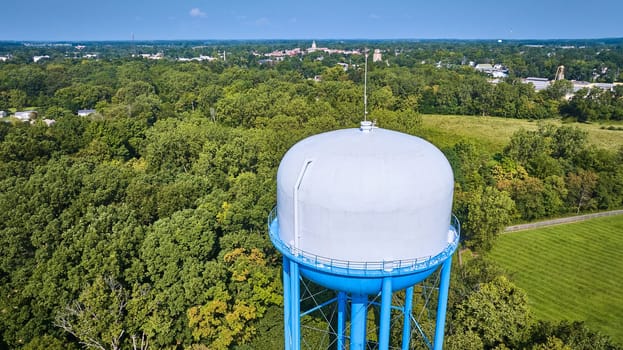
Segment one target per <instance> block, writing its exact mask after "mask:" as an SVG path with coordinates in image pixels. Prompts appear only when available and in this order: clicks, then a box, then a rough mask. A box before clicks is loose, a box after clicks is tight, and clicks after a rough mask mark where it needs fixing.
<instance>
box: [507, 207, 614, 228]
mask: <svg viewBox="0 0 623 350" xmlns="http://www.w3.org/2000/svg"><path fill="white" fill-rule="evenodd" d="M613 215H623V210H611V211H604V212H601V213H593V214H584V215H577V216H570V217H567V218H560V219H552V220H545V221H539V222H532V223H529V224H521V225H513V226H508V227H507V228H506V229H505V230H504V232H502V233H506V232H515V231H522V230H531V229H533V228H538V227H545V226H553V225H559V224H568V223H570V222H577V221H584V220H588V219H592V218H599V217H603V216H613Z"/></svg>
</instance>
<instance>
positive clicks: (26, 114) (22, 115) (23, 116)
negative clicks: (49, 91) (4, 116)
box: [13, 111, 37, 122]
mask: <svg viewBox="0 0 623 350" xmlns="http://www.w3.org/2000/svg"><path fill="white" fill-rule="evenodd" d="M13 116H14V117H15V118H17V119H19V120H21V121H23V122H27V121H30V120H31V119H34V118H35V117H36V116H37V112H36V111H21V112H15V114H14V115H13Z"/></svg>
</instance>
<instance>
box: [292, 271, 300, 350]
mask: <svg viewBox="0 0 623 350" xmlns="http://www.w3.org/2000/svg"><path fill="white" fill-rule="evenodd" d="M290 288H291V294H292V296H291V298H292V301H291V303H290V305H291V306H292V308H291V309H290V310H291V311H290V320H291V322H290V323H291V324H292V326H291V327H292V350H301V281H300V273H299V265H298V264H297V263H296V262H294V261H290Z"/></svg>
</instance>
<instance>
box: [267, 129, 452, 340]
mask: <svg viewBox="0 0 623 350" xmlns="http://www.w3.org/2000/svg"><path fill="white" fill-rule="evenodd" d="M453 187H454V179H453V174H452V169H451V168H450V165H449V163H448V161H447V159H446V158H445V157H444V155H443V154H442V153H441V151H439V150H438V149H437V148H436V147H435V146H433V145H432V144H430V143H428V142H427V141H424V140H422V139H420V138H418V137H414V136H410V135H407V134H403V133H399V132H394V131H390V130H385V129H381V128H376V127H374V126H373V125H372V123H370V122H362V123H361V127H360V128H356V129H344V130H337V131H331V132H327V133H323V134H318V135H314V136H311V137H308V138H306V139H304V140H302V141H300V142H299V143H297V144H296V145H294V146H293V147H292V148H290V150H288V152H287V153H286V154H285V156H284V157H283V159H282V161H281V163H280V165H279V170H278V173H277V207H276V211H275V210H274V211H273V212H272V213H271V215H270V216H269V219H268V225H269V234H270V238H271V240H272V242H273V244H274V245H275V247H276V248H277V249H278V250H279V251H280V252H281V253H282V255H283V286H284V323H285V348H286V350H299V349H300V347H301V315H302V310H301V305H300V293H301V290H300V281H301V280H302V279H303V278H304V279H308V280H311V281H313V282H314V283H316V284H318V285H320V286H323V287H325V288H329V289H331V290H334V291H335V293H336V297H335V299H333V300H330V301H329V302H335V303H336V304H337V327H336V344H337V345H336V346H335V347H336V348H337V349H340V350H342V349H351V350H355V349H356V350H359V349H365V348H366V344H367V342H368V340H367V339H368V336H369V335H368V334H366V333H367V329H366V327H367V325H366V323H367V321H366V317H367V313H368V308H369V307H370V305H371V302H370V298H371V297H375V298H377V297H378V299H380V303H379V304H380V307H379V309H380V312H379V318H378V320H377V321H378V329H379V331H378V334H375V337H378V338H376V339H378V349H380V350H384V349H388V347H389V345H390V330H391V327H392V324H391V323H392V322H391V319H390V314H391V310H392V309H396V308H397V307H396V306H393V305H392V295H393V293H395V292H397V291H400V290H406V294H405V295H406V296H405V301H404V306H403V307H400V308H399V310H400V311H401V312H402V313H403V314H404V319H403V321H402V331H401V333H402V339H401V344H402V345H401V349H405V350H406V349H408V348H409V344H410V337H411V325H412V320H413V318H412V317H411V310H412V295H413V287H414V286H415V285H417V284H418V283H420V282H422V281H423V280H424V279H426V278H427V277H428V276H429V275H431V274H432V273H433V272H435V271H438V269H439V268H440V269H441V272H440V278H439V285H438V299H437V300H438V301H437V312H436V321H435V330H434V340H433V341H432V344H431V343H430V342H429V343H428V346H429V347H430V348H433V349H435V350H439V349H441V348H442V345H443V336H444V325H445V318H446V317H445V316H446V306H447V296H448V287H449V280H450V266H451V260H452V254H453V253H454V251H455V250H456V247H457V244H458V241H459V231H460V229H459V226H458V222H457V221H456V220H453V217H452V214H451V209H452V195H453ZM348 310H349V311H348ZM348 324H349V326H348V327H347V325H348ZM399 341H400V340H399Z"/></svg>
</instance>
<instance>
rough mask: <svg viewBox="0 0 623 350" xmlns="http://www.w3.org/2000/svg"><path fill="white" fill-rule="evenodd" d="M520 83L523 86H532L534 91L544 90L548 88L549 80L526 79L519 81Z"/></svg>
mask: <svg viewBox="0 0 623 350" xmlns="http://www.w3.org/2000/svg"><path fill="white" fill-rule="evenodd" d="M521 81H522V82H523V83H524V84H532V85H533V86H534V90H536V91H541V90H545V89H547V88H548V87H549V80H548V79H547V78H536V77H528V78H525V79H521Z"/></svg>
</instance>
